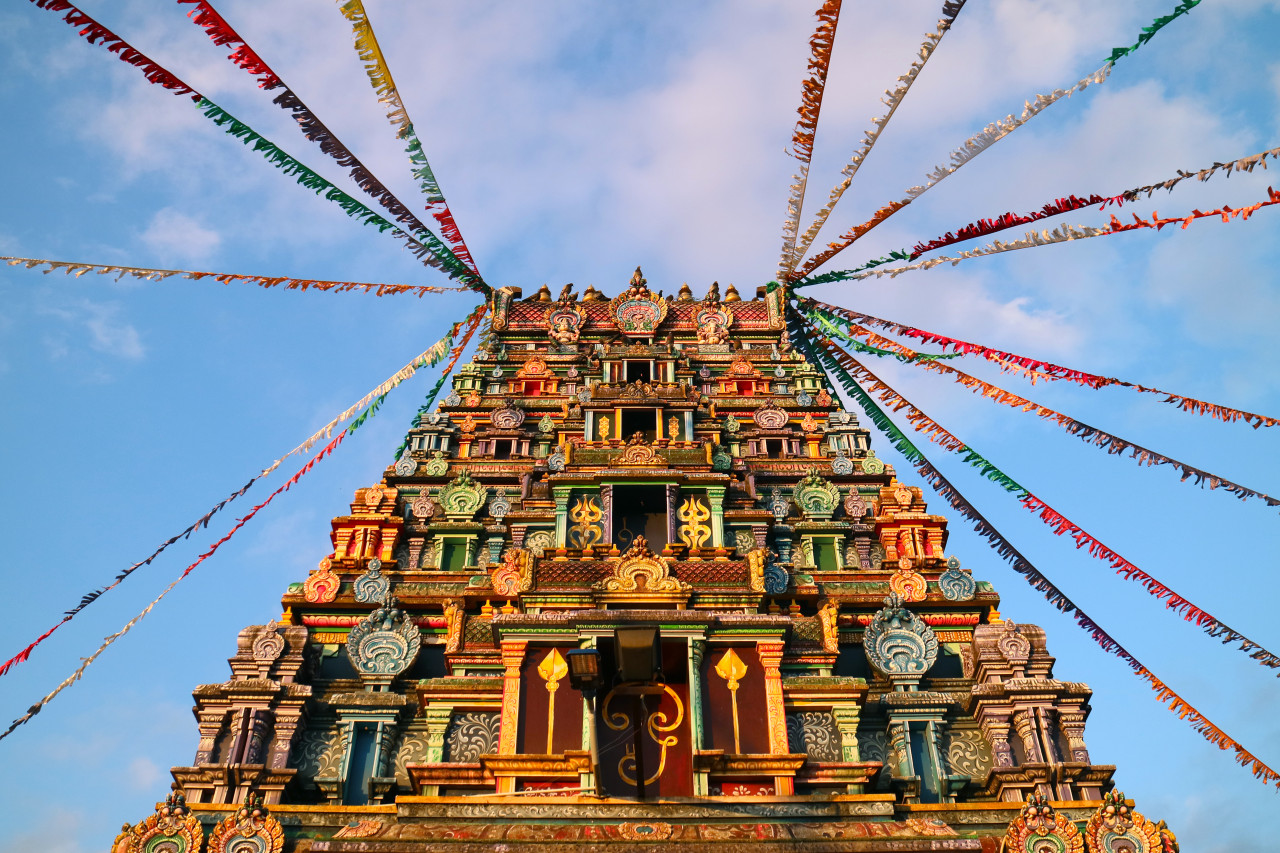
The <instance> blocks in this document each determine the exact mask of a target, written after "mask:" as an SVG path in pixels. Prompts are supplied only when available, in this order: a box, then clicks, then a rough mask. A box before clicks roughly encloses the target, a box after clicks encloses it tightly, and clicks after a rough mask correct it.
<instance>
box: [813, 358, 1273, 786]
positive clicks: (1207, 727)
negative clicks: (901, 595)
mask: <svg viewBox="0 0 1280 853" xmlns="http://www.w3.org/2000/svg"><path fill="white" fill-rule="evenodd" d="M800 340H801V341H803V338H800ZM806 344H807V342H805V343H802V346H804V345H806ZM827 346H830V347H831V349H823V348H822V347H821V346H820V347H819V349H818V350H817V352H816V353H815V358H814V360H815V363H818V364H821V365H822V366H823V367H824V368H825V369H826V370H827V371H829V372H830V373H834V374H836V375H837V376H838V377H839V378H840V380H841V382H840V385H841V387H843V388H844V389H845V390H846V391H847V392H848V393H849V395H850V396H851V397H852V398H853V399H855V400H856V401H857V402H858V405H859V406H860V407H861V408H862V410H863V411H864V412H866V414H867V417H868V418H869V419H870V420H871V422H872V423H873V424H875V425H876V426H877V427H878V428H879V429H881V430H882V431H883V432H885V434H886V435H887V436H888V438H889V440H890V443H892V444H893V445H894V447H895V449H897V450H898V451H899V452H900V453H901V454H902V455H903V456H904V457H905V458H906V459H907V461H908V462H910V463H911V464H912V465H913V466H915V468H916V471H917V472H918V473H919V474H920V475H921V476H922V477H923V478H924V479H925V481H926V482H928V483H929V485H930V487H932V488H933V489H934V490H935V491H936V492H937V493H938V494H939V495H940V496H941V497H942V498H943V499H944V500H946V501H947V503H948V504H949V505H950V506H951V507H952V509H953V510H955V511H956V512H957V513H959V514H960V515H961V516H963V517H964V518H966V519H968V520H969V521H970V522H972V523H973V526H974V529H975V530H976V531H977V533H978V535H979V536H982V537H983V538H984V539H986V540H987V541H988V543H990V545H991V546H992V548H994V549H995V551H996V553H997V554H999V555H1000V557H1001V558H1003V559H1004V560H1006V561H1007V562H1008V563H1009V564H1010V566H1011V567H1012V568H1013V570H1014V571H1015V572H1017V573H1018V574H1020V575H1022V576H1023V577H1024V578H1025V579H1026V580H1027V582H1028V583H1029V584H1030V585H1031V586H1032V587H1034V588H1035V589H1038V590H1040V591H1041V592H1042V593H1044V596H1045V598H1046V599H1047V600H1048V601H1049V603H1050V604H1052V605H1053V606H1054V607H1055V608H1057V609H1058V610H1059V611H1061V612H1062V613H1064V614H1065V615H1068V616H1071V617H1072V618H1073V619H1074V620H1075V621H1076V623H1077V624H1078V625H1079V626H1080V627H1081V628H1083V629H1084V630H1085V631H1086V632H1087V633H1088V634H1089V635H1090V637H1092V638H1093V640H1094V642H1096V643H1097V644H1098V645H1099V646H1100V647H1101V648H1102V649H1103V650H1104V651H1107V652H1110V653H1111V654H1114V655H1116V656H1117V657H1119V658H1120V659H1121V660H1123V661H1124V662H1125V664H1126V665H1127V666H1128V667H1129V668H1130V669H1132V670H1133V671H1134V672H1135V673H1136V674H1137V675H1138V677H1139V678H1141V679H1142V680H1143V681H1146V682H1147V684H1148V685H1149V686H1150V687H1151V689H1152V690H1154V691H1155V693H1156V698H1157V699H1158V701H1160V702H1162V703H1166V704H1167V706H1168V707H1169V709H1170V710H1171V711H1172V712H1173V713H1175V714H1177V715H1178V718H1179V719H1183V720H1187V721H1188V722H1189V723H1190V725H1191V727H1192V728H1193V729H1194V730H1195V731H1196V732H1197V733H1199V734H1200V735H1201V736H1202V737H1204V738H1205V740H1207V741H1209V742H1210V743H1212V744H1214V745H1215V746H1217V747H1219V748H1220V749H1231V750H1232V751H1234V752H1235V760H1236V763H1238V764H1240V765H1241V766H1243V767H1245V768H1247V769H1248V770H1249V771H1250V772H1251V773H1252V774H1253V775H1254V777H1255V778H1257V779H1260V780H1262V781H1263V782H1264V783H1266V784H1271V785H1276V786H1277V787H1280V773H1277V772H1276V771H1275V770H1273V769H1272V768H1271V767H1269V766H1268V765H1267V764H1266V763H1265V762H1263V761H1262V760H1261V759H1259V758H1258V757H1257V756H1255V755H1254V754H1253V753H1252V752H1250V751H1249V750H1248V749H1246V748H1245V746H1244V745H1243V744H1241V743H1239V742H1238V741H1236V740H1234V739H1233V738H1231V737H1230V736H1229V735H1227V734H1226V733H1225V732H1224V731H1223V730H1222V729H1221V728H1219V727H1218V726H1217V725H1215V724H1214V723H1213V722H1212V721H1211V720H1209V718H1207V717H1206V716H1204V714H1202V713H1201V712H1200V711H1199V710H1197V709H1196V708H1195V707H1194V706H1192V705H1191V704H1190V703H1188V702H1187V701H1186V700H1185V699H1183V698H1182V697H1181V696H1180V695H1178V694H1177V693H1176V692H1175V691H1174V690H1172V689H1171V688H1170V687H1169V686H1168V685H1167V684H1165V683H1164V682H1163V681H1162V680H1160V679H1159V678H1157V677H1156V675H1155V674H1154V673H1153V672H1151V670H1149V669H1147V668H1146V666H1144V665H1143V664H1142V663H1141V662H1140V661H1139V660H1138V659H1137V658H1136V657H1134V656H1133V654H1131V653H1130V652H1129V651H1128V650H1127V649H1126V648H1125V647H1124V646H1122V645H1120V643H1119V642H1117V641H1116V640H1115V639H1114V638H1113V637H1112V636H1111V635H1110V634H1108V633H1107V632H1106V631H1105V630H1103V628H1102V627H1101V626H1100V625H1098V623H1097V622H1095V621H1094V620H1093V619H1092V618H1090V617H1089V615H1088V614H1086V613H1085V612H1084V611H1083V610H1081V609H1080V607H1079V606H1078V605H1077V604H1076V603H1075V602H1073V601H1072V600H1071V599H1070V598H1068V597H1067V596H1066V594H1064V593H1063V592H1062V590H1060V589H1058V587H1057V586H1055V585H1054V584H1053V583H1052V582H1051V581H1050V580H1049V579H1048V578H1047V577H1046V576H1045V575H1044V574H1043V573H1042V572H1040V570H1039V569H1037V568H1036V567H1035V566H1034V565H1033V564H1032V563H1031V561H1030V560H1028V559H1027V558H1026V557H1024V556H1023V555H1022V554H1021V552H1019V551H1018V550H1017V549H1016V548H1014V547H1013V545H1012V544H1011V543H1010V542H1009V541H1008V540H1007V539H1005V538H1004V536H1003V535H1002V534H1001V533H1000V531H998V530H997V529H996V528H995V527H994V526H993V525H992V524H991V522H989V521H988V520H987V519H986V518H985V517H984V516H983V515H982V513H980V512H979V511H978V510H977V508H976V507H974V506H973V504H972V503H970V502H969V500H968V499H967V498H965V497H964V495H962V494H961V493H960V491H959V490H957V489H956V488H955V486H953V485H952V484H951V482H950V481H949V480H947V478H946V477H945V476H943V474H942V472H941V471H939V470H938V469H937V468H935V467H934V466H933V465H932V463H930V462H929V460H928V459H927V458H926V457H925V456H924V454H923V453H921V452H920V450H919V448H917V447H916V446H915V445H914V444H912V443H911V441H910V439H908V438H907V437H906V435H905V434H904V433H903V432H902V431H901V430H899V429H898V428H897V427H896V426H895V425H894V424H893V422H892V421H891V420H889V418H888V416H887V415H885V413H884V412H883V411H881V410H880V408H879V407H878V406H877V405H876V404H875V402H874V401H873V400H872V399H871V398H870V397H869V396H868V395H867V394H866V393H865V392H864V391H863V390H862V389H861V388H860V387H859V386H858V384H857V382H855V381H853V379H852V378H851V377H850V376H849V375H848V374H847V373H843V372H842V371H841V370H840V367H841V365H840V364H839V363H838V362H837V361H836V358H835V356H834V355H833V354H832V351H833V350H838V347H835V345H834V344H830V343H829V342H828V343H827ZM811 351H813V350H811ZM846 355H847V354H846Z"/></svg>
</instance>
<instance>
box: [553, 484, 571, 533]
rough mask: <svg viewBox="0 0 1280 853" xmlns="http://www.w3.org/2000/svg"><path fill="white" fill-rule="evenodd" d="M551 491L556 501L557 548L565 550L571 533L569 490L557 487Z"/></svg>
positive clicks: (566, 487) (565, 487)
mask: <svg viewBox="0 0 1280 853" xmlns="http://www.w3.org/2000/svg"><path fill="white" fill-rule="evenodd" d="M551 491H552V494H553V496H554V497H555V499H556V547H557V548H564V547H566V546H565V541H566V539H567V537H568V532H569V488H568V486H556V487H555V488H553V489H552V490H551Z"/></svg>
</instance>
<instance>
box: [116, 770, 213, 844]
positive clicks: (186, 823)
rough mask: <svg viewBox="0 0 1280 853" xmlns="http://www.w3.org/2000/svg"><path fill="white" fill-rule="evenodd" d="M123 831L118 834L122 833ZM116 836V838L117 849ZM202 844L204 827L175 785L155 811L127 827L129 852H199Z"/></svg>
mask: <svg viewBox="0 0 1280 853" xmlns="http://www.w3.org/2000/svg"><path fill="white" fill-rule="evenodd" d="M123 834H124V833H121V835H123ZM118 843H119V839H117V847H116V848H113V850H114V849H119V848H118ZM203 844H204V828H203V827H201V826H200V821H199V820H197V819H196V817H195V815H193V814H191V811H190V809H188V808H187V798H186V796H185V795H184V794H183V793H182V789H181V788H179V787H178V786H177V785H176V784H175V785H174V786H173V791H172V792H171V793H170V794H169V796H168V797H166V798H165V801H164V803H163V804H162V805H158V806H156V813H155V814H153V815H151V816H150V817H148V818H147V819H146V820H144V821H143V822H142V823H139V824H136V825H135V826H134V827H133V828H132V829H131V830H129V845H128V847H126V848H125V849H126V850H129V851H139V853H142V851H147V853H150V851H153V850H154V851H157V853H160V851H163V853H200V848H201V846H202V845H203Z"/></svg>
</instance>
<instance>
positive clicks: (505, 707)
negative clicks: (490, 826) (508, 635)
mask: <svg viewBox="0 0 1280 853" xmlns="http://www.w3.org/2000/svg"><path fill="white" fill-rule="evenodd" d="M528 645H529V642H528V640H503V641H502V665H503V666H504V667H505V668H506V671H505V673H504V674H503V679H502V717H501V719H500V724H499V725H500V728H499V730H498V754H499V755H515V753H516V738H517V734H518V727H519V725H520V665H521V664H522V663H524V653H525V648H526V647H527V646H528ZM498 784H499V789H498V793H506V794H509V793H511V790H514V788H513V786H514V785H515V777H507V778H504V779H501V780H499V783H498Z"/></svg>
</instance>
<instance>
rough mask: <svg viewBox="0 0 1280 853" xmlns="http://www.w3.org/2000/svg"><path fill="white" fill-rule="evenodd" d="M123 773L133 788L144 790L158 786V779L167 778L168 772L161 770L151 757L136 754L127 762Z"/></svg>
mask: <svg viewBox="0 0 1280 853" xmlns="http://www.w3.org/2000/svg"><path fill="white" fill-rule="evenodd" d="M125 775H126V778H127V779H128V780H129V784H130V785H131V786H132V787H133V788H135V789H137V790H140V791H146V790H151V789H153V788H156V787H159V783H160V781H161V780H162V779H166V778H168V775H169V774H168V773H166V772H164V771H162V770H161V769H160V768H159V767H158V766H156V763H155V762H154V761H152V760H151V759H149V758H146V757H144V756H138V757H137V758H135V759H133V761H130V762H129V767H128V770H127V771H126V773H125Z"/></svg>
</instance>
